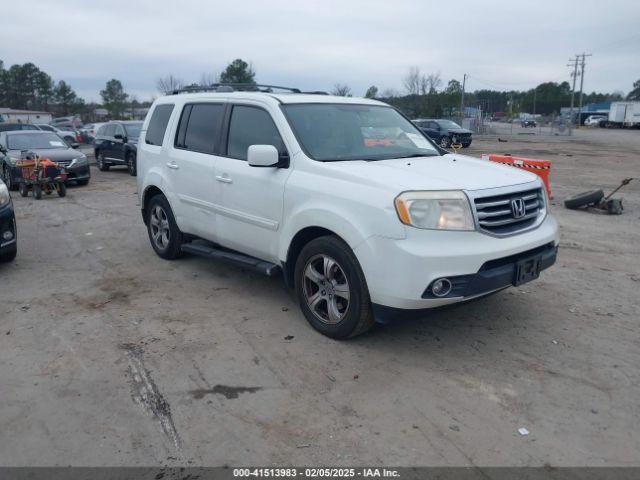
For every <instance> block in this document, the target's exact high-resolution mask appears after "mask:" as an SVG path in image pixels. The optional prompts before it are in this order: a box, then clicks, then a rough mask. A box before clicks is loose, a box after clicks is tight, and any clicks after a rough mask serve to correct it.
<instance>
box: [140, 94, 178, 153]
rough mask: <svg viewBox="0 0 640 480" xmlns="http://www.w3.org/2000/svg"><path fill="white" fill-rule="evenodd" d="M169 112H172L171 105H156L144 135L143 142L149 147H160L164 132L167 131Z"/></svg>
mask: <svg viewBox="0 0 640 480" xmlns="http://www.w3.org/2000/svg"><path fill="white" fill-rule="evenodd" d="M171 112H173V104H169V105H158V106H157V107H156V108H155V110H154V111H153V114H152V115H151V120H149V127H148V128H147V134H146V135H145V139H144V141H145V142H146V143H148V144H149V145H162V139H163V138H164V132H165V131H166V130H167V124H168V123H169V117H171Z"/></svg>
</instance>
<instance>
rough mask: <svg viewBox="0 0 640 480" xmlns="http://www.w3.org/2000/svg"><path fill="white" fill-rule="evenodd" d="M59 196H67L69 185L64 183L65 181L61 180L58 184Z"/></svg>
mask: <svg viewBox="0 0 640 480" xmlns="http://www.w3.org/2000/svg"><path fill="white" fill-rule="evenodd" d="M58 196H60V197H66V196H67V186H66V185H65V184H64V182H60V183H59V184H58Z"/></svg>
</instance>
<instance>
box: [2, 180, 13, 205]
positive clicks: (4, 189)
mask: <svg viewBox="0 0 640 480" xmlns="http://www.w3.org/2000/svg"><path fill="white" fill-rule="evenodd" d="M9 200H11V197H10V196H9V189H8V188H7V186H6V185H5V184H4V183H1V182H0V207H4V206H5V205H6V204H7V203H9Z"/></svg>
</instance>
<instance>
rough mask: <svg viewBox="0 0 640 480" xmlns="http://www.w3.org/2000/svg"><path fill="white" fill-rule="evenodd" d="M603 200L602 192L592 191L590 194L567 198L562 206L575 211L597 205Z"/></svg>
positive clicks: (585, 193) (584, 193)
mask: <svg viewBox="0 0 640 480" xmlns="http://www.w3.org/2000/svg"><path fill="white" fill-rule="evenodd" d="M603 198H604V192H603V191H602V190H594V191H592V192H583V193H579V194H578V195H574V196H573V197H570V198H567V199H566V200H565V201H564V206H565V207H567V208H570V209H572V210H575V209H576V208H580V207H586V206H587V205H593V204H596V203H599V202H600V200H602V199H603Z"/></svg>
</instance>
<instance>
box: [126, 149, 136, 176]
mask: <svg viewBox="0 0 640 480" xmlns="http://www.w3.org/2000/svg"><path fill="white" fill-rule="evenodd" d="M127 169H128V170H129V175H131V176H132V177H135V176H136V175H137V174H138V165H137V163H136V154H135V153H133V152H129V153H128V154H127Z"/></svg>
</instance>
